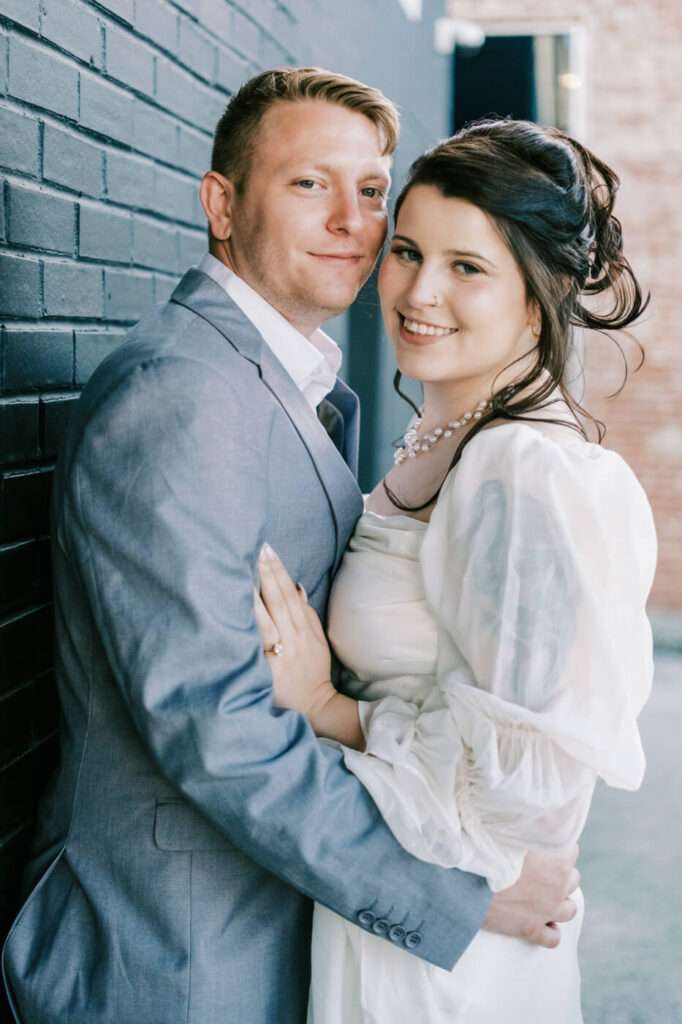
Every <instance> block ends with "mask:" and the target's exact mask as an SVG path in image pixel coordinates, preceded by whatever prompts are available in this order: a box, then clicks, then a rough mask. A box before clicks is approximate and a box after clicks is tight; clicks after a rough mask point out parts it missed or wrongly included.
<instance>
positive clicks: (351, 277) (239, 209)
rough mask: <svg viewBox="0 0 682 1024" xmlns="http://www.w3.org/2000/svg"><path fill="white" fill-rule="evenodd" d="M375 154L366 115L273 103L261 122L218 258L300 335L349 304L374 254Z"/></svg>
mask: <svg viewBox="0 0 682 1024" xmlns="http://www.w3.org/2000/svg"><path fill="white" fill-rule="evenodd" d="M382 148H383V146H382V138H381V136H380V133H379V130H378V128H377V127H376V125H375V124H374V123H373V122H372V121H370V119H369V118H367V117H365V115H364V114H358V113H356V112H354V111H351V110H348V109H347V108H345V107H341V106H339V105H338V104H334V103H328V102H326V101H320V100H301V101H298V102H290V101H280V102H277V103H275V104H274V105H273V106H272V107H271V108H270V109H269V110H268V111H267V113H266V114H265V116H264V117H263V120H262V121H261V124H260V127H259V130H258V134H257V137H256V142H255V146H254V150H253V154H252V159H251V167H250V171H249V174H248V178H247V181H246V185H245V187H244V190H243V192H241V193H236V192H233V193H232V199H231V218H230V231H229V238H226V239H223V240H218V243H217V250H216V255H218V256H219V258H221V259H222V260H223V261H224V262H225V263H227V264H228V266H230V267H231V268H232V269H233V270H234V271H235V273H237V274H238V275H239V276H240V277H241V278H243V280H245V281H246V282H247V283H248V284H250V285H251V287H252V288H254V289H255V290H256V291H257V292H258V293H259V294H260V295H262V297H263V298H264V299H266V300H267V301H268V302H269V303H270V304H271V305H272V306H274V307H275V309H277V310H279V312H280V313H282V315H283V316H285V317H286V319H287V320H289V321H290V323H292V324H293V325H294V327H296V328H298V330H300V331H301V332H302V333H303V334H305V335H306V336H310V335H311V334H312V333H313V331H314V330H315V329H316V328H317V327H319V325H320V324H321V323H322V322H323V321H324V320H328V319H330V318H331V317H334V316H337V315H338V314H339V313H342V312H343V311H344V310H345V309H346V308H347V307H348V306H349V305H350V304H351V302H352V301H353V300H354V298H355V296H356V295H357V293H358V291H359V289H360V287H361V286H362V285H363V284H364V282H365V281H366V280H367V278H368V277H369V275H370V273H371V271H372V267H373V266H374V263H375V261H376V258H377V256H378V254H379V250H380V248H381V246H382V243H383V241H384V238H385V236H386V227H387V215H386V196H387V193H388V188H389V184H390V174H389V171H390V157H388V156H384V155H382Z"/></svg>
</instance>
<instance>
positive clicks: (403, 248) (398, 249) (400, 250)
mask: <svg viewBox="0 0 682 1024" xmlns="http://www.w3.org/2000/svg"><path fill="white" fill-rule="evenodd" d="M391 252H392V253H393V255H394V256H397V257H398V259H399V260H403V262H405V263H418V262H419V260H420V259H421V253H420V252H419V250H418V249H410V248H409V246H407V245H396V246H395V247H394V248H393V249H392V250H391Z"/></svg>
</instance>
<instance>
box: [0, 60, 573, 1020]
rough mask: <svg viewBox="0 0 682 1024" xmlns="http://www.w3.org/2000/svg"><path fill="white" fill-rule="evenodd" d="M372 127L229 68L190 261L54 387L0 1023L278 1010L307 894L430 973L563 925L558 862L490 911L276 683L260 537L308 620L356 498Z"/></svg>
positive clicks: (383, 135) (330, 102) (567, 871)
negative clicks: (31, 743) (43, 677)
mask: <svg viewBox="0 0 682 1024" xmlns="http://www.w3.org/2000/svg"><path fill="white" fill-rule="evenodd" d="M396 135H397V118H396V114H395V110H394V108H393V107H392V105H391V104H390V103H388V101H387V100H386V99H385V98H384V97H383V96H382V95H381V94H380V93H377V92H376V91H374V90H372V89H368V88H367V87H365V86H362V85H360V84H359V83H355V82H352V81H350V80H348V79H344V78H342V77H340V76H337V75H331V74H329V73H327V72H320V71H317V70H310V69H308V70H297V71H294V70H292V69H281V70H279V71H276V72H268V73H265V74H263V75H261V76H259V77H258V78H256V79H254V80H252V81H251V82H249V83H247V84H246V85H245V86H244V87H243V89H242V90H241V91H240V92H239V93H238V94H237V95H236V96H235V97H234V98H233V100H232V101H231V103H230V105H229V107H228V109H227V111H226V113H225V115H224V117H223V118H222V120H221V122H220V124H219V126H218V129H217V133H216V143H215V149H214V161H213V170H212V171H211V172H209V173H208V174H207V175H206V177H205V178H204V182H203V184H202V201H203V204H204V208H205V210H206V213H207V216H208V220H209V224H210V228H211V243H210V248H211V255H207V256H206V257H205V258H204V260H203V261H202V263H201V265H200V267H199V269H196V268H192V269H191V270H189V271H188V273H187V274H186V275H185V277H184V278H183V279H182V281H181V282H180V284H179V285H178V287H177V288H176V290H175V292H174V293H173V296H172V297H171V300H170V301H169V302H168V303H167V304H165V305H164V306H162V307H159V308H158V309H156V310H155V311H154V312H152V313H151V314H150V315H149V316H147V317H146V318H145V319H144V320H142V321H141V322H140V323H139V324H138V325H137V326H136V327H135V328H134V329H133V330H132V331H131V332H130V335H129V337H128V339H127V341H126V342H125V343H124V344H123V345H122V346H121V347H120V348H119V349H118V350H117V351H116V352H115V353H113V354H112V356H110V357H109V358H108V359H107V360H106V361H105V362H104V364H103V365H102V366H101V367H100V368H99V370H98V371H97V372H96V373H95V374H94V376H93V378H92V380H91V381H90V383H89V384H88V386H87V388H86V389H85V392H84V394H83V396H82V399H81V401H80V402H79V405H78V408H77V410H76V413H75V415H74V417H73V420H72V423H71V425H70V430H69V434H68V438H67V441H66V445H65V449H64V451H63V453H62V456H61V459H60V464H59V467H58V472H57V475H56V481H55V491H54V576H55V610H56V617H57V630H58V637H59V640H58V652H57V671H58V680H59V690H60V698H61V703H62V709H63V727H62V737H61V762H60V767H59V771H58V774H57V776H56V778H55V780H54V781H53V783H52V785H51V787H50V789H49V791H48V793H47V795H46V797H45V799H44V802H43V806H42V813H41V821H40V827H39V831H38V835H37V837H36V841H35V849H34V856H33V859H32V862H31V864H30V866H29V871H28V884H29V888H30V889H31V892H30V895H29V897H28V899H27V901H26V903H25V905H24V907H23V909H22V911H21V913H20V915H19V917H18V918H17V920H16V922H15V924H14V926H13V929H12V931H11V933H10V935H9V937H8V940H7V943H6V946H5V950H4V955H3V968H4V972H5V979H6V983H7V988H8V993H9V996H10V1000H11V1002H12V1006H13V1009H14V1012H15V1015H16V1019H17V1021H23V1022H25V1024H39V1022H40V1024H43V1022H44V1024H47V1022H50V1024H86V1022H87V1024H97V1022H100V1024H105V1022H106V1024H176V1022H177V1024H181V1022H182V1024H187V1022H189V1024H285V1022H296V1024H299V1022H302V1021H303V1020H304V1019H305V1006H306V995H307V981H308V954H309V941H310V911H311V903H310V898H313V899H316V900H318V901H320V902H321V903H323V904H325V905H327V906H328V907H331V908H332V909H333V910H334V911H336V912H337V913H339V914H342V915H343V916H344V917H346V918H348V919H350V920H353V921H356V922H357V923H358V924H359V925H360V926H361V927H364V928H367V929H369V930H370V931H372V932H374V933H375V934H377V935H381V936H383V937H384V938H385V939H386V941H387V942H394V943H397V944H399V945H401V946H403V947H404V948H405V949H407V950H410V951H411V952H412V953H413V954H415V955H417V956H420V957H423V958H424V959H426V960H428V961H430V962H432V963H434V964H438V965H440V966H442V967H445V968H450V967H451V966H452V965H453V964H454V963H455V961H456V960H457V958H458V957H459V956H460V954H461V953H462V951H463V950H464V949H465V948H466V946H467V944H468V943H469V941H470V940H471V938H472V937H473V935H474V934H475V932H476V931H477V929H478V928H479V927H480V926H481V924H482V923H483V921H484V919H485V918H486V914H487V915H488V918H487V924H488V926H490V927H493V928H495V929H497V930H500V931H507V932H509V933H513V934H522V935H524V936H525V937H527V938H530V939H531V940H533V941H537V942H540V943H542V944H544V945H553V944H555V943H556V941H557V934H556V931H555V928H553V927H552V926H551V925H546V922H547V921H556V920H566V919H569V918H570V917H571V916H572V915H573V912H574V911H573V907H572V904H571V903H570V901H568V900H565V899H564V896H565V893H566V892H568V891H570V889H571V888H572V886H573V885H574V884H575V882H576V872H575V871H574V870H572V855H571V856H568V857H567V858H563V859H559V860H557V861H556V862H551V863H550V862H548V861H543V860H540V859H538V860H536V862H535V864H534V865H531V868H532V870H530V871H529V872H528V873H527V874H526V875H525V876H523V877H522V881H521V882H520V883H519V884H518V886H517V887H515V889H514V890H510V891H509V893H506V894H500V895H498V896H496V898H495V900H494V901H493V904H492V907H490V901H491V894H490V892H489V891H488V889H487V887H486V885H485V883H484V882H483V880H482V879H480V878H477V877H475V876H472V875H466V874H462V873H460V872H457V871H446V870H443V869H441V868H438V867H435V866H433V865H430V864H425V863H422V862H421V861H417V860H415V859H413V858H412V857H410V856H409V855H408V854H407V853H406V852H405V851H404V850H403V849H402V848H401V847H400V846H399V845H398V844H397V843H396V842H395V840H394V839H393V837H392V835H391V834H390V832H389V831H388V829H387V828H386V826H385V824H384V823H383V821H382V819H381V817H380V815H379V813H378V811H377V809H376V807H375V805H374V804H373V803H372V801H371V799H370V798H369V797H368V795H367V793H366V791H365V790H364V789H363V787H362V785H361V784H360V783H359V782H358V781H357V779H356V778H355V777H354V776H353V775H351V774H349V773H348V772H347V771H346V770H345V769H344V767H343V765H342V761H341V758H340V755H339V753H338V751H336V750H334V749H332V747H330V746H328V745H324V744H320V743H318V742H317V740H316V739H315V737H314V735H313V733H312V731H311V729H310V727H309V726H308V724H307V722H306V721H305V719H304V718H303V717H302V716H300V715H298V714H297V713H295V712H291V711H284V710H283V709H279V708H276V707H274V706H273V703H272V690H271V676H270V672H269V668H268V664H267V661H266V659H265V657H264V655H263V653H262V650H261V641H260V636H259V633H258V628H257V624H256V619H255V615H254V604H253V590H254V584H255V582H256V579H257V558H258V553H259V550H260V548H261V546H262V544H263V542H264V541H265V540H266V539H267V540H268V541H269V542H270V543H271V544H272V545H273V546H274V547H275V548H276V550H277V551H278V552H279V553H280V555H281V556H282V559H283V561H284V562H285V564H286V566H287V568H288V569H289V571H290V573H291V574H292V576H293V577H294V578H295V579H299V580H301V581H302V583H303V585H304V586H305V589H306V591H307V593H308V596H309V600H310V602H311V604H312V605H313V607H315V609H316V610H317V611H318V612H320V613H323V612H324V608H325V604H326V600H327V594H328V590H329V583H330V579H331V577H332V574H333V572H334V569H335V567H336V566H337V565H338V562H339V559H340V558H341V555H342V552H343V549H344V546H345V544H346V541H347V539H348V537H349V535H350V532H351V530H352V528H353V525H354V523H355V520H356V518H357V516H358V514H359V513H360V511H361V508H362V501H361V496H360V493H359V491H358V488H357V485H356V483H355V479H354V475H353V470H354V468H355V451H356V444H357V430H358V424H357V408H356V399H355V397H354V396H353V395H352V393H351V392H349V390H348V389H347V388H346V387H345V386H344V385H343V384H342V383H341V382H340V381H338V380H336V378H335V370H336V369H337V368H338V354H337V353H336V351H335V349H334V346H333V345H332V344H331V343H330V342H329V339H326V338H325V336H324V335H322V334H321V333H320V332H319V330H318V328H319V325H320V323H322V322H323V321H324V320H326V319H328V318H330V317H331V316H334V315H336V314H338V313H340V312H341V311H342V310H343V309H345V308H346V307H347V306H348V304H349V303H350V302H351V301H352V300H353V298H354V297H355V295H356V294H357V291H358V289H359V287H360V286H361V284H362V283H363V281H364V280H366V278H367V276H368V275H369V273H370V271H371V268H372V266H373V264H374V261H375V259H376V257H377V254H378V251H379V249H380V247H381V244H382V242H383V239H384V236H385V231H386V208H385V206H386V191H387V188H388V181H389V167H390V154H391V152H392V150H393V147H394V145H395V141H396ZM529 887H530V889H529ZM529 891H531V892H532V896H531V897H530V898H529V895H528V893H529Z"/></svg>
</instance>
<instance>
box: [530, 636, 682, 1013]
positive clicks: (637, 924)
mask: <svg viewBox="0 0 682 1024" xmlns="http://www.w3.org/2000/svg"><path fill="white" fill-rule="evenodd" d="M640 724H641V730H642V739H643V743H644V749H645V751H646V754H647V762H648V765H647V774H646V777H645V779H644V783H643V785H642V788H641V789H640V790H639V792H637V793H625V792H622V791H619V790H613V789H609V788H608V787H607V786H604V785H603V784H601V783H600V784H599V786H598V788H597V792H596V794H595V798H594V803H593V805H592V811H591V814H590V818H589V819H588V824H587V827H586V829H585V832H584V833H583V837H582V839H581V843H580V848H581V853H580V860H579V865H578V866H579V867H580V870H581V873H582V888H583V891H584V893H585V902H586V905H587V910H586V916H585V925H584V928H583V934H582V939H581V947H580V948H581V969H582V977H583V1013H584V1017H585V1024H682V878H681V874H682V654H669V653H662V654H660V655H658V656H657V659H656V676H655V682H654V689H653V693H652V696H651V699H650V701H649V703H648V705H647V707H646V708H645V710H644V712H643V713H642V717H641V720H640ZM548 1024H549V1022H548Z"/></svg>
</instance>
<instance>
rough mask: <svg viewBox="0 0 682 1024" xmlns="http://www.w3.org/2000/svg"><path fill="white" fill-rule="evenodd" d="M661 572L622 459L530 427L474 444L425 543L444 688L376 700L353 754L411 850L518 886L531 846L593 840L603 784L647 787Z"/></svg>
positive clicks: (640, 497)
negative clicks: (656, 584) (646, 720)
mask: <svg viewBox="0 0 682 1024" xmlns="http://www.w3.org/2000/svg"><path fill="white" fill-rule="evenodd" d="M655 560H656V539H655V533H654V527H653V520H652V516H651V511H650V508H649V505H648V502H647V499H646V497H645V495H644V492H643V491H642V488H641V487H640V485H639V483H638V482H637V480H636V478H635V476H634V474H633V473H632V472H631V470H630V469H629V468H628V466H627V465H626V463H625V462H624V461H623V460H622V459H621V458H620V456H618V455H617V454H616V453H614V452H610V451H607V450H605V449H603V448H600V447H599V446H597V445H592V444H589V443H587V442H584V441H582V440H581V439H579V438H576V439H575V440H573V439H572V438H571V439H569V440H568V442H565V441H562V442H558V441H557V440H555V439H553V438H552V437H549V436H546V435H544V434H543V433H541V431H540V430H538V429H536V428H535V427H531V426H528V425H524V424H506V425H503V426H500V427H496V428H494V429H492V430H489V431H483V432H482V433H481V434H480V435H478V436H477V437H476V438H475V439H473V440H472V441H471V442H470V444H469V445H468V446H467V447H466V448H465V450H464V453H463V455H462V458H461V460H460V462H459V464H458V465H457V466H456V467H455V469H454V470H453V471H452V472H451V473H450V476H449V477H448V479H447V480H446V482H445V485H444V486H443V489H442V491H441V494H440V496H439V498H438V502H437V505H436V507H435V509H434V512H433V515H432V518H431V522H430V524H429V526H428V529H427V531H426V534H425V537H424V541H423V544H422V548H421V567H422V572H423V581H424V588H425V592H426V597H427V600H428V602H429V604H430V606H431V608H432V610H433V612H434V614H435V617H436V620H437V627H438V661H437V678H436V684H437V685H436V686H434V687H433V689H432V691H431V693H430V694H429V696H428V697H427V698H426V700H425V701H424V702H423V703H422V704H421V705H420V706H416V705H415V704H411V703H408V702H406V701H402V700H400V699H399V698H397V697H387V698H384V699H383V700H381V701H378V702H375V703H373V704H370V705H367V706H366V707H365V713H364V721H363V726H364V728H365V732H366V740H367V746H366V750H365V752H364V753H361V754H360V753H357V752H353V751H347V752H346V755H345V756H346V763H347V764H348V766H349V767H350V768H351V770H352V771H354V772H355V773H356V775H358V776H359V777H360V779H361V780H362V781H363V783H364V784H365V786H366V787H367V788H368V789H369V791H370V793H371V794H372V796H373V798H374V800H375V801H376V803H377V804H378V806H379V808H380V809H381V811H382V813H383V815H384V817H385V818H386V820H387V821H388V823H389V825H390V827H391V828H392V830H393V831H394V834H395V835H396V837H397V838H398V839H399V841H400V842H401V843H402V845H403V846H405V847H406V848H407V849H408V850H409V851H410V852H411V853H413V854H415V855H416V856H418V857H421V858H422V859H425V860H431V861H435V862H436V863H439V864H441V865H443V866H448V867H455V866H456V867H458V868H461V869H464V870H467V871H473V872H475V873H477V874H480V875H484V876H486V877H487V879H488V882H489V884H490V886H491V888H492V889H494V890H499V889H502V888H506V887H507V886H509V885H511V884H513V882H514V881H515V880H516V879H517V877H518V875H519V873H520V871H521V866H522V863H523V858H524V856H525V852H526V850H528V849H529V848H545V849H560V848H562V847H564V846H566V845H568V844H569V843H571V842H573V841H574V840H575V839H577V837H578V835H579V834H580V831H581V829H582V827H583V825H584V822H585V818H586V815H587V812H588V809H589V804H590V800H591V797H592V792H593V789H594V785H595V782H596V778H597V777H598V776H601V777H602V778H603V779H604V780H605V781H606V782H607V783H608V784H609V785H612V786H618V787H622V788H625V789H636V788H637V787H638V786H639V785H640V783H641V780H642V776H643V772H644V756H643V752H642V748H641V743H640V739H639V732H638V729H637V724H636V719H637V715H638V714H639V712H640V710H641V708H642V706H643V704H644V702H645V700H646V698H647V696H648V693H649V690H650V687H651V680H652V674H653V659H652V642H651V631H650V627H649V623H648V620H647V618H646V614H645V602H646V598H647V595H648V593H649V590H650V587H651V583H652V579H653V572H654V567H655Z"/></svg>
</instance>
